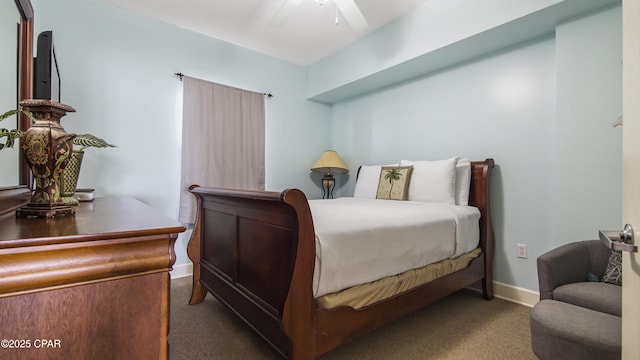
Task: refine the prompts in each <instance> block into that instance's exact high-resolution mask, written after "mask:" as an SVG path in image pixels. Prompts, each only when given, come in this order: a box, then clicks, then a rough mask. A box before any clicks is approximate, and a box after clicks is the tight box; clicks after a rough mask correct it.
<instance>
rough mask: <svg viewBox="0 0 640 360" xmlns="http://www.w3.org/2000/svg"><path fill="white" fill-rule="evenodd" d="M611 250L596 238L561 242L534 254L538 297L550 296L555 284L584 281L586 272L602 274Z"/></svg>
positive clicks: (551, 297) (548, 297) (557, 285)
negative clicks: (542, 252)
mask: <svg viewBox="0 0 640 360" xmlns="http://www.w3.org/2000/svg"><path fill="white" fill-rule="evenodd" d="M610 254H611V251H610V250H609V249H607V247H606V246H604V245H603V244H602V243H601V242H600V240H585V241H578V242H573V243H569V244H565V245H562V246H560V247H558V248H555V249H553V250H551V251H549V252H547V253H545V254H543V255H541V256H539V257H538V259H537V261H538V282H539V286H540V299H541V300H542V299H553V290H554V289H555V288H557V287H559V286H562V285H566V284H571V283H578V282H584V281H586V280H587V276H588V274H589V273H593V274H595V275H596V276H598V277H602V275H603V274H604V272H605V268H606V267H607V261H608V260H609V255H610Z"/></svg>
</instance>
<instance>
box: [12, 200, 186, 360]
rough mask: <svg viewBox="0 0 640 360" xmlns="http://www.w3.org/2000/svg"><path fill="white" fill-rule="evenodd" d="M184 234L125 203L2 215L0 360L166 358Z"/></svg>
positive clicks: (155, 215)
mask: <svg viewBox="0 0 640 360" xmlns="http://www.w3.org/2000/svg"><path fill="white" fill-rule="evenodd" d="M184 230H185V228H184V227H183V226H182V225H181V224H179V223H178V222H177V221H175V220H172V219H170V218H168V217H166V216H164V215H163V214H161V213H159V212H158V211H156V210H154V209H152V208H150V207H148V206H146V205H144V204H143V203H141V202H139V201H137V200H135V199H132V198H104V199H102V198H98V199H95V200H94V201H93V202H90V203H81V204H80V205H79V206H78V208H77V210H76V215H75V216H62V217H56V218H53V219H21V218H16V216H15V213H14V212H9V213H6V214H4V215H1V216H0V359H136V360H140V359H166V358H168V344H167V335H168V332H169V290H170V278H169V270H171V266H172V265H173V263H174V262H175V252H174V248H173V246H174V243H175V240H176V238H177V236H178V233H180V232H182V231H184Z"/></svg>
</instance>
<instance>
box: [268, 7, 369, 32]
mask: <svg viewBox="0 0 640 360" xmlns="http://www.w3.org/2000/svg"><path fill="white" fill-rule="evenodd" d="M315 1H316V2H318V3H320V4H323V3H325V2H327V0H315ZM301 2H302V0H287V1H286V2H285V3H284V5H282V7H281V8H280V10H278V12H277V13H276V15H275V16H274V17H273V18H272V19H271V21H269V23H270V24H271V25H273V26H278V27H280V26H282V25H284V23H285V21H286V20H287V18H288V17H289V14H290V13H291V11H293V10H294V9H295V8H297V7H298V5H300V3H301ZM335 2H336V7H337V9H338V10H340V12H341V13H342V16H344V18H345V19H346V20H347V22H348V23H349V25H350V26H351V28H352V29H353V31H355V32H360V31H362V30H364V29H366V28H367V27H368V26H369V24H368V23H367V20H366V19H365V18H364V15H362V12H361V11H360V8H358V5H357V4H356V2H355V1H354V0H335ZM337 23H338V19H337V17H336V24H337Z"/></svg>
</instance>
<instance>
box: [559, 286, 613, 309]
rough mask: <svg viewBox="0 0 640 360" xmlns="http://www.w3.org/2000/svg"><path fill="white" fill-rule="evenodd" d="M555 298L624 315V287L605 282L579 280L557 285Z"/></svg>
mask: <svg viewBox="0 0 640 360" xmlns="http://www.w3.org/2000/svg"><path fill="white" fill-rule="evenodd" d="M553 299H554V300H557V301H562V302H565V303H569V304H573V305H576V306H580V307H584V308H587V309H591V310H595V311H600V312H603V313H607V314H610V315H616V316H622V288H621V287H620V286H617V285H612V284H607V283H603V282H578V283H573V284H567V285H562V286H559V287H557V288H556V289H554V290H553Z"/></svg>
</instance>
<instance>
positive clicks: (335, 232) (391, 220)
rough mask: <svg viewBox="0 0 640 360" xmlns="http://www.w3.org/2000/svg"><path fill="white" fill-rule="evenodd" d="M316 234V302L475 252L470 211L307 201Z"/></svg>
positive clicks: (384, 202) (390, 202)
mask: <svg viewBox="0 0 640 360" xmlns="http://www.w3.org/2000/svg"><path fill="white" fill-rule="evenodd" d="M309 206H310V208H311V214H312V216H313V223H314V227H315V232H316V264H315V272H314V276H313V281H314V284H313V286H314V289H313V290H314V296H315V297H320V296H322V295H325V294H329V293H332V292H336V291H339V290H343V289H346V288H348V287H351V286H354V285H358V284H363V283H367V282H370V281H374V280H378V279H380V278H383V277H385V276H390V275H395V274H399V273H401V272H404V271H407V270H410V269H415V268H420V267H423V266H426V265H428V264H431V263H434V262H438V261H440V260H444V259H447V258H452V257H457V256H459V255H461V254H463V253H465V252H468V251H471V250H473V249H475V248H476V247H477V246H478V241H479V234H480V231H479V228H478V220H479V219H480V212H479V211H478V209H477V208H475V207H471V206H456V205H446V204H438V203H429V202H418V201H395V200H374V199H356V198H338V199H334V200H309Z"/></svg>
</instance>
